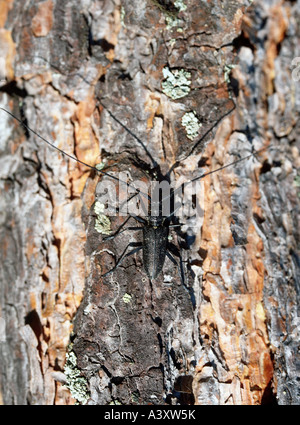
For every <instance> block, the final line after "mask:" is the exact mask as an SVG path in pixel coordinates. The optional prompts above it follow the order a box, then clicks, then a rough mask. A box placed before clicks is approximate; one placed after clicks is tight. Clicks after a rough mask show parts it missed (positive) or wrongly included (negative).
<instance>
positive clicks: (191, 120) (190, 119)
mask: <svg viewBox="0 0 300 425" xmlns="http://www.w3.org/2000/svg"><path fill="white" fill-rule="evenodd" d="M181 124H182V125H183V127H185V131H186V135H187V137H188V138H189V139H191V140H193V139H194V138H195V137H196V136H198V133H199V129H200V127H201V125H202V124H201V123H199V121H198V118H197V117H196V114H195V113H194V112H187V113H185V114H184V115H183V117H182V119H181Z"/></svg>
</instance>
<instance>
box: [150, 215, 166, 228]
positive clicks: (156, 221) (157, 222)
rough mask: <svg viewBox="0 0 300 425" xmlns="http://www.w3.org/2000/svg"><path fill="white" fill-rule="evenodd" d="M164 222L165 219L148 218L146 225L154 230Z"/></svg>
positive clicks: (159, 217)
mask: <svg viewBox="0 0 300 425" xmlns="http://www.w3.org/2000/svg"><path fill="white" fill-rule="evenodd" d="M164 220H165V217H161V216H152V217H148V224H149V226H151V227H153V228H154V229H155V228H156V227H159V226H162V225H163V224H164Z"/></svg>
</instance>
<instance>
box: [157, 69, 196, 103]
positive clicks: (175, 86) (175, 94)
mask: <svg viewBox="0 0 300 425" xmlns="http://www.w3.org/2000/svg"><path fill="white" fill-rule="evenodd" d="M163 76H164V81H163V82H162V84H161V85H162V91H163V93H165V94H166V95H167V96H169V97H171V98H172V99H180V98H181V97H184V96H186V95H187V94H188V93H189V92H190V90H191V88H190V85H191V80H190V78H191V73H190V72H188V71H186V70H185V69H174V70H173V71H170V69H169V68H166V67H165V68H163Z"/></svg>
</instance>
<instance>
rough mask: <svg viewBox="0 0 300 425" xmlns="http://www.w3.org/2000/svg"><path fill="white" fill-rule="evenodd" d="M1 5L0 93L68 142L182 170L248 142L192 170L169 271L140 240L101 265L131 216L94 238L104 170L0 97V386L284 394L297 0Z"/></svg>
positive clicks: (298, 97)
mask: <svg viewBox="0 0 300 425" xmlns="http://www.w3.org/2000/svg"><path fill="white" fill-rule="evenodd" d="M0 6H1V7H0V16H1V20H0V36H1V46H0V52H1V54H0V59H1V62H0V68H1V69H0V74H1V87H0V102H1V105H0V106H1V107H3V108H5V109H7V110H9V111H12V112H13V113H14V114H16V115H17V116H19V117H21V119H22V120H24V121H25V122H26V123H27V125H28V126H29V127H30V128H32V129H34V130H35V131H36V132H37V133H39V134H40V135H41V136H43V137H45V138H46V139H47V140H50V141H52V140H53V141H55V144H56V146H58V147H59V148H60V149H62V150H63V151H65V152H67V153H68V154H70V155H75V156H76V157H77V158H78V159H80V160H81V161H83V162H85V163H88V164H91V165H95V164H99V163H100V162H103V161H105V163H106V165H108V166H109V167H110V168H109V169H110V170H111V171H112V172H116V173H119V172H120V171H127V170H130V172H131V176H132V178H133V179H134V180H139V179H144V180H145V179H146V177H145V176H146V170H147V169H149V166H151V158H150V155H151V156H152V157H153V158H154V160H155V161H157V163H158V164H159V165H160V167H161V170H162V172H163V173H166V172H167V171H168V169H169V168H170V167H171V166H172V165H173V164H174V163H175V162H178V165H177V167H176V168H175V169H174V173H173V174H172V176H174V178H176V179H177V180H179V179H183V178H184V179H185V180H190V179H192V178H194V177H195V176H197V175H200V174H201V173H203V172H209V171H212V170H215V169H217V168H219V167H222V166H224V165H226V164H229V163H231V162H233V161H235V160H236V159H238V158H242V157H245V156H247V155H249V153H251V149H261V148H264V150H263V151H262V152H261V153H260V154H258V155H257V156H255V157H251V158H248V159H247V160H245V161H241V162H239V163H238V164H236V165H234V166H232V167H228V168H225V169H223V170H221V171H220V172H217V173H213V174H211V175H208V176H207V177H205V178H204V179H202V180H201V182H202V185H201V187H202V192H201V193H197V197H196V198H195V202H198V203H199V204H200V205H201V207H202V210H203V214H202V216H201V220H200V222H198V223H196V224H197V225H198V226H199V230H198V231H197V232H196V233H194V234H193V235H192V237H191V236H190V237H187V234H188V235H190V234H189V233H187V231H186V229H185V228H184V227H183V231H182V234H181V236H182V237H177V235H176V233H175V231H174V232H173V231H172V233H171V235H172V238H173V242H174V243H175V244H177V243H178V244H179V246H180V247H181V252H182V257H183V263H184V276H185V282H184V284H183V283H182V281H181V277H180V274H179V273H178V270H177V268H176V267H175V266H174V264H173V263H172V262H171V261H169V260H168V259H167V260H166V262H165V265H164V270H163V273H162V274H161V275H160V276H159V277H158V278H157V279H155V280H154V281H150V280H149V278H148V277H147V275H146V273H145V271H144V269H143V261H142V255H141V253H137V254H136V255H133V256H129V257H128V258H127V259H126V260H125V261H124V262H123V263H122V264H121V265H120V267H119V268H117V269H116V271H115V272H114V273H113V274H111V275H108V276H107V277H105V278H103V277H102V275H103V273H104V272H105V271H107V270H109V269H110V268H112V267H113V266H114V264H115V262H116V260H117V259H118V258H119V257H120V255H121V254H122V252H123V250H124V248H125V247H126V245H127V244H128V243H129V242H132V241H135V242H136V241H138V240H139V235H138V232H135V233H134V232H131V231H128V232H124V233H122V235H119V236H118V237H116V238H115V239H113V240H110V241H104V240H103V235H101V234H99V232H98V231H97V229H96V228H95V221H96V217H95V210H94V206H95V201H96V197H95V194H96V187H97V184H98V182H99V180H101V176H99V175H98V174H97V173H96V172H94V171H91V170H90V169H88V168H87V167H85V166H83V165H82V164H78V163H77V162H75V161H72V160H70V159H69V158H67V157H65V156H63V155H61V154H59V153H58V152H57V151H56V150H54V149H52V148H51V147H49V146H48V145H46V144H45V143H44V142H43V141H42V140H41V139H39V138H38V137H36V136H34V134H32V133H31V132H30V131H28V130H27V131H26V130H25V129H24V128H23V127H21V126H20V125H19V124H18V122H17V121H16V120H13V119H12V118H11V117H10V116H9V115H7V114H5V112H3V111H0V123H1V138H0V140H1V145H0V149H1V151H0V155H1V156H0V185H1V186H0V190H1V197H0V202H1V215H0V219H1V233H0V247H1V248H0V253H1V270H0V279H1V292H0V303H1V310H0V331H1V335H0V365H1V366H0V372H1V373H0V383H1V397H2V403H3V404H45V405H47V404H49V405H51V404H73V403H74V402H75V401H76V398H77V400H79V402H87V403H89V404H109V403H116V404H118V403H121V404H169V403H170V404H198V405H199V404H222V405H223V404H235V405H237V404H250V405H252V404H276V403H279V404H299V402H300V400H299V391H298V390H297V386H298V379H299V367H298V365H299V352H298V347H299V319H298V317H299V312H298V308H299V307H298V305H299V285H300V274H299V264H300V257H299V211H300V209H299V205H300V203H299V175H297V169H299V164H300V159H299V122H300V120H299V112H300V106H299V105H300V82H299V81H297V80H298V74H297V72H296V71H297V68H296V65H293V64H295V61H294V62H293V60H294V59H295V58H297V57H300V52H299V5H298V3H297V2H293V1H290V2H288V1H282V0H281V1H279V0H270V1H268V2H263V1H254V2H250V1H247V0H235V1H225V2H224V1H223V2H219V1H211V2H206V1H199V0H197V1H196V0H190V1H182V2H173V1H156V0H139V1H136V0H127V1H122V2H120V1H119V0H115V1H112V0H103V1H92V0H88V1H83V0H82V1H80V2H78V1H74V0H67V1H64V2H59V1H56V0H46V1H44V2H42V3H37V2H35V1H29V2H26V3H25V4H23V3H22V2H13V1H3V2H0ZM170 73H171V74H173V77H174V76H175V77H176V76H178V75H182V76H184V78H183V80H184V81H185V83H184V84H183V85H182V82H181V86H176V87H173V89H171V90H170V84H171V82H170ZM180 73H182V74H180ZM168 75H169V79H168ZM175 77H174V78H175ZM103 105H105V108H104V107H103ZM108 111H109V112H108ZM186 113H192V116H194V117H196V119H197V121H198V125H199V127H198V128H196V134H194V135H193V136H191V134H189V133H187V129H186V127H184V125H183V121H182V119H183V117H184V115H185V114H186ZM112 115H113V116H114V117H115V118H117V119H118V120H119V121H120V122H121V123H122V124H123V125H124V126H126V128H127V129H129V130H130V131H131V132H133V133H134V134H135V135H136V136H137V137H138V138H140V139H141V140H142V141H143V143H144V144H145V145H146V147H147V151H148V153H147V152H146V151H145V149H143V147H142V146H141V144H140V143H139V142H138V141H137V140H136V139H135V138H134V137H132V136H131V135H130V134H129V132H128V131H127V130H126V129H125V128H124V126H121V125H120V124H119V123H118V122H117V120H116V119H114V118H113V116H112ZM190 116H191V115H190ZM150 168H151V167H150ZM116 175H117V174H116ZM122 220H124V217H113V218H112V224H111V225H112V228H113V229H114V230H115V229H117V228H118V226H119V225H120V224H121V223H122ZM132 225H133V226H136V223H135V222H134V221H133V223H132Z"/></svg>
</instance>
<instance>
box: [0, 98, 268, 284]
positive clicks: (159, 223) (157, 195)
mask: <svg viewBox="0 0 300 425" xmlns="http://www.w3.org/2000/svg"><path fill="white" fill-rule="evenodd" d="M101 105H102V106H103V107H104V109H106V110H107V112H108V113H109V115H110V116H111V117H112V118H113V119H114V120H115V121H116V122H118V123H119V125H121V126H122V127H123V128H124V129H125V130H126V131H127V132H128V133H129V134H130V135H131V136H132V137H133V138H134V139H135V140H136V141H137V142H138V143H139V144H140V145H141V146H142V148H143V149H144V150H145V152H146V154H147V156H148V158H149V159H150V161H151V169H150V173H149V174H150V176H156V177H157V183H158V185H156V186H155V187H156V189H155V190H154V191H153V190H151V195H150V194H149V192H148V191H147V190H141V189H140V188H137V187H136V186H135V185H133V184H132V183H129V182H128V181H127V180H124V179H120V178H118V177H116V176H114V175H112V174H111V173H108V172H106V171H103V170H101V169H99V168H98V167H94V166H92V165H90V164H87V163H85V162H83V161H81V160H79V159H78V158H76V157H75V156H72V155H70V154H68V153H66V152H64V151H63V150H62V149H60V148H58V147H57V146H55V145H54V143H53V142H50V141H49V140H47V139H46V138H44V137H43V136H41V135H40V134H38V133H37V132H36V131H35V130H33V129H32V128H30V127H29V126H28V125H27V124H25V123H24V122H22V120H20V119H19V118H17V117H16V116H15V115H14V114H13V113H11V112H9V111H7V110H6V109H4V108H0V109H1V110H2V111H4V112H5V113H7V114H9V115H10V116H11V117H12V118H14V119H16V120H17V121H18V122H19V123H20V124H21V125H22V126H23V127H24V128H25V130H26V131H30V132H31V133H32V134H34V135H35V136H36V137H38V138H39V139H40V140H42V141H43V142H44V143H47V144H48V145H49V146H51V147H52V148H54V149H56V150H57V151H59V152H60V153H61V154H63V155H64V156H66V157H68V158H70V159H72V160H74V161H77V162H78V163H80V164H82V165H84V166H86V167H88V168H90V169H92V170H94V171H96V172H97V173H98V174H100V175H102V176H106V177H107V178H108V179H110V180H111V181H114V182H117V183H119V184H120V185H122V186H123V187H126V188H128V189H131V190H133V193H132V195H131V196H130V197H129V198H128V199H127V200H126V201H127V202H128V201H129V200H132V199H134V198H139V201H140V203H141V206H142V210H143V211H144V217H141V216H138V215H136V214H133V213H129V215H128V217H127V219H126V220H125V221H124V222H123V224H122V225H121V226H120V227H119V228H118V229H117V230H116V231H115V232H114V233H113V234H112V235H110V236H107V237H105V238H104V240H110V239H113V238H115V237H117V236H118V235H119V234H120V233H122V232H124V231H126V230H131V231H138V230H142V233H143V240H142V242H131V243H129V244H128V245H127V246H126V248H125V250H124V252H123V253H122V255H121V256H120V258H119V259H118V260H117V262H116V264H115V266H114V267H113V268H112V269H111V270H109V271H108V272H106V273H105V274H103V275H102V276H103V277H104V276H107V275H109V274H110V273H112V272H114V271H115V270H116V269H117V268H118V267H119V266H120V264H121V263H122V262H123V260H124V259H125V258H126V257H129V256H130V255H133V254H135V253H137V252H139V251H141V250H142V251H143V265H144V269H145V272H146V274H147V276H148V277H149V279H150V280H152V279H156V278H157V277H158V276H159V275H160V273H161V272H162V269H163V266H164V262H165V258H166V257H168V258H169V259H170V260H171V261H172V263H173V264H174V265H176V267H178V270H179V274H180V278H181V281H182V283H183V284H184V281H185V279H184V271H183V264H182V258H181V253H180V249H179V248H178V247H177V246H176V245H175V244H173V243H171V242H170V241H169V231H170V228H173V229H174V230H175V232H176V233H178V232H179V229H180V227H181V223H180V222H179V220H178V217H177V216H176V212H177V211H178V210H179V209H180V207H181V204H180V202H177V201H176V198H177V196H178V195H179V194H182V192H183V191H184V189H186V187H187V186H189V185H191V184H193V183H194V182H197V181H199V180H201V179H203V178H204V177H206V176H208V175H211V174H213V173H217V172H219V171H221V170H224V169H225V168H228V167H232V166H234V165H235V164H237V163H239V162H241V161H245V160H247V159H248V158H250V157H252V156H254V155H256V154H257V153H259V152H261V151H263V150H265V149H266V148H262V149H260V150H257V151H252V153H251V154H249V155H247V156H244V157H242V158H239V159H238V160H236V161H233V162H230V163H228V164H226V165H224V166H221V167H219V168H216V169H214V170H212V171H209V172H206V173H203V174H201V175H199V176H196V177H195V178H193V179H191V180H189V181H188V182H186V183H184V184H182V185H180V186H179V187H177V188H173V187H172V185H171V184H170V174H171V172H172V171H173V170H174V168H176V167H177V166H178V163H175V164H174V165H173V166H172V167H171V168H170V170H169V171H168V172H167V174H165V175H163V173H162V171H161V168H160V166H159V164H158V163H157V162H156V161H155V160H154V158H153V157H152V155H151V154H150V152H149V151H148V149H147V148H146V146H145V145H144V143H143V142H142V140H140V139H139V138H138V137H137V136H136V135H135V134H134V133H133V132H132V131H131V130H130V129H128V128H127V127H126V126H125V125H124V124H122V122H121V121H120V120H119V119H118V118H117V117H115V116H114V115H113V114H112V113H111V112H110V111H109V110H108V109H107V108H106V106H105V105H103V103H102V102H101ZM211 130H212V128H211V129H209V130H208V131H207V132H206V133H205V134H204V135H203V136H202V137H201V140H202V139H204V138H205V137H206V135H207V134H208V133H209V132H210V131H211ZM197 143H199V141H198V142H197ZM164 182H166V183H167V185H168V190H169V192H168V193H167V195H166V193H165V192H164V191H163V190H162V188H161V187H160V184H163V183H164ZM153 194H154V195H153ZM145 201H146V203H147V205H145ZM166 205H167V207H168V208H167V210H168V212H167V214H166V212H165V210H166ZM122 208H123V203H122V204H120V206H119V207H118V208H117V210H115V211H116V212H118V213H120V212H122ZM130 218H133V219H135V220H136V221H137V222H138V223H139V224H141V226H136V227H132V226H130V227H125V225H126V224H127V222H128V221H129V219H130ZM129 248H133V249H132V250H131V251H129V252H128V249H129ZM174 256H175V257H178V259H179V263H178V261H177V260H176V259H175V258H174Z"/></svg>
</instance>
